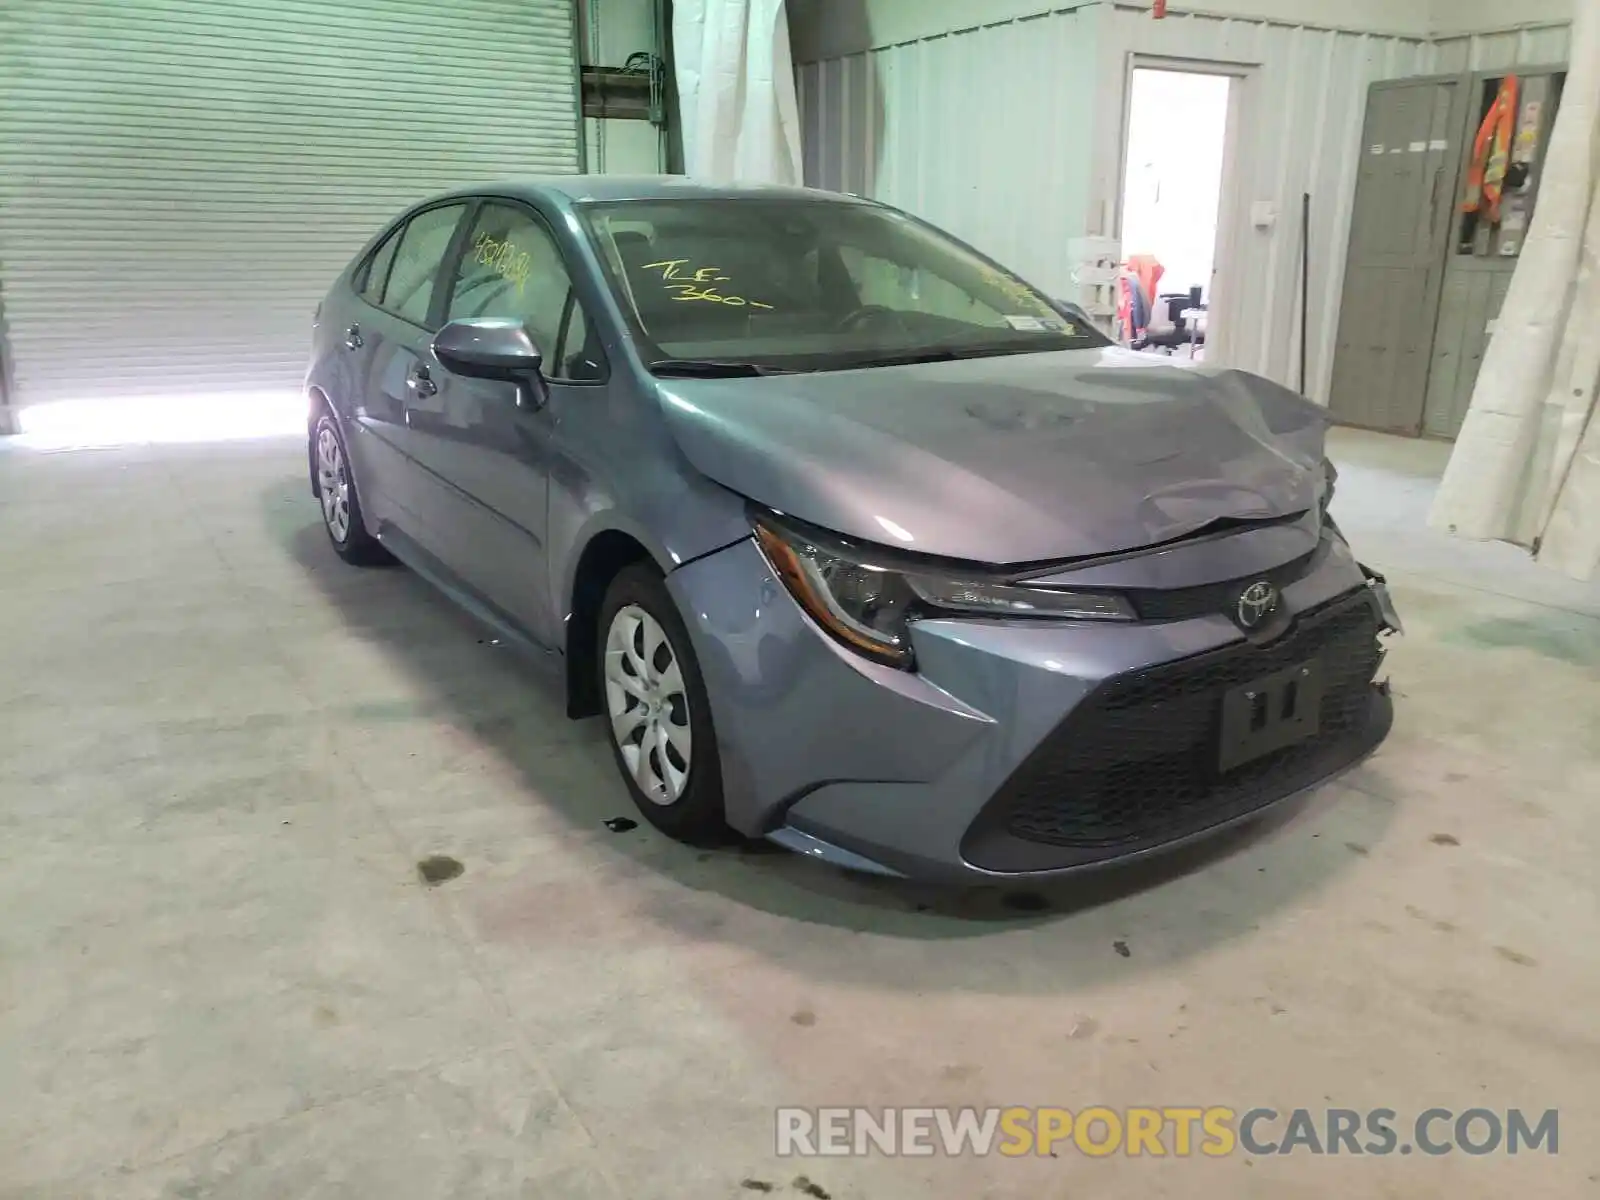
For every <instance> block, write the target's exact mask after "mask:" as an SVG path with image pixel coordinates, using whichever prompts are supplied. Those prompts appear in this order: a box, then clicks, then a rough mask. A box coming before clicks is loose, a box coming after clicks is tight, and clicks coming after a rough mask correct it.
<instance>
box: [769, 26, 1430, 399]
mask: <svg viewBox="0 0 1600 1200" xmlns="http://www.w3.org/2000/svg"><path fill="white" fill-rule="evenodd" d="M1134 55H1153V56H1163V57H1170V58H1174V59H1190V60H1197V61H1205V62H1213V63H1220V64H1238V65H1241V66H1246V67H1251V68H1254V70H1253V71H1252V72H1251V77H1250V79H1249V81H1248V82H1247V84H1246V85H1245V86H1246V87H1247V88H1248V89H1249V90H1248V93H1247V95H1246V99H1245V107H1244V109H1243V114H1242V115H1243V117H1244V124H1243V127H1242V133H1241V137H1240V141H1239V145H1238V152H1239V158H1238V163H1237V170H1236V173H1235V182H1236V191H1235V194H1234V196H1233V197H1232V199H1233V200H1234V201H1235V205H1234V208H1233V210H1232V214H1231V222H1232V227H1231V229H1230V231H1229V235H1230V236H1231V238H1232V244H1233V252H1232V253H1231V254H1230V261H1231V262H1232V264H1233V267H1234V281H1235V286H1234V287H1233V288H1232V289H1231V294H1230V292H1229V291H1228V290H1227V289H1226V288H1225V289H1224V292H1223V295H1222V297H1221V299H1222V301H1223V305H1224V307H1223V308H1222V309H1221V310H1220V311H1219V312H1218V314H1217V317H1216V322H1215V326H1220V327H1221V328H1222V329H1224V330H1226V332H1225V333H1224V334H1223V339H1222V342H1221V344H1220V345H1219V347H1218V348H1217V349H1218V350H1219V351H1225V352H1226V355H1227V361H1229V362H1232V363H1234V364H1236V365H1239V366H1242V367H1246V368H1249V369H1251V370H1255V371H1260V372H1262V373H1263V374H1266V375H1269V376H1271V377H1273V378H1276V379H1279V380H1282V381H1284V382H1294V378H1295V376H1296V375H1297V373H1298V372H1297V362H1298V358H1297V355H1298V344H1299V342H1298V338H1299V334H1298V329H1299V325H1298V321H1299V290H1298V286H1297V283H1296V279H1297V274H1296V272H1297V269H1298V262H1299V236H1300V233H1299V219H1300V218H1299V212H1300V195H1301V193H1302V191H1305V190H1309V191H1311V193H1312V195H1313V212H1312V222H1313V229H1312V256H1311V280H1312V296H1311V331H1310V332H1311V336H1310V366H1311V370H1310V391H1311V394H1312V395H1313V396H1314V397H1316V398H1318V399H1320V400H1325V399H1326V396H1327V385H1328V378H1329V374H1330V368H1331V356H1332V351H1333V344H1334V337H1335V333H1336V330H1337V321H1338V311H1337V310H1338V299H1339V291H1340V285H1341V282H1342V276H1343V270H1344V250H1345V242H1346V235H1347V232H1348V229H1349V222H1350V205H1351V198H1352V195H1353V192H1354V180H1355V171H1356V164H1357V161H1358V150H1359V145H1358V143H1359V141H1360V135H1361V119H1362V114H1363V112H1364V110H1365V105H1366V94H1367V85H1368V84H1369V83H1371V82H1372V81H1374V80H1377V79H1389V78H1395V77H1399V76H1404V75H1414V74H1420V73H1424V72H1427V71H1430V70H1432V69H1433V68H1432V56H1431V50H1430V48H1429V46H1428V45H1427V43H1426V42H1424V41H1422V40H1420V39H1415V38H1402V37H1383V36H1374V35H1363V34H1355V33H1348V32H1339V31H1335V30H1328V29H1315V28H1310V27H1305V26H1295V25H1286V24H1275V23H1272V22H1267V21H1259V20H1248V19H1223V18H1216V17H1206V16H1193V15H1181V14H1174V15H1173V16H1171V17H1168V18H1167V19H1166V20H1164V21H1155V20H1152V19H1151V16H1150V12H1149V10H1148V9H1138V8H1132V7H1119V6H1116V5H1112V4H1091V5H1083V6H1079V7H1076V8H1073V9H1069V10H1064V11H1058V12H1053V13H1050V14H1048V15H1044V16H1039V17H1033V18H1027V19H1020V20H1016V21H1009V22H1006V23H1003V24H999V25H993V26H989V27H984V28H978V29H973V30H968V31H963V32H957V33H952V34H948V35H945V36H942V37H937V38H929V39H924V40H921V41H916V42H911V43H907V44H905V45H900V46H893V47H889V48H886V49H881V50H875V51H871V52H869V53H866V54H858V55H853V56H850V57H847V58H838V59H832V60H828V61H824V62H818V63H809V64H806V65H804V66H802V67H801V68H800V70H799V79H800V89H801V97H802V120H803V122H804V126H805V146H806V151H805V153H806V179H807V181H808V182H810V183H812V184H814V185H816V186H820V187H827V188H834V189H837V190H842V191H850V192H859V193H862V194H865V195H870V196H874V197H877V198H880V199H884V200H887V201H889V202H891V203H894V204H897V205H900V206H902V207H905V208H907V209H910V210H911V211H913V212H916V213H918V214H919V215H921V216H925V217H927V218H929V219H930V220H932V221H935V222H936V223H938V224H941V225H943V226H945V227H947V228H949V229H950V230H951V231H952V232H954V233H956V234H958V235H959V236H961V237H964V238H966V239H967V240H968V241H971V242H973V243H974V244H976V245H977V246H978V247H979V248H980V249H982V250H984V251H986V252H988V253H990V254H993V255H994V256H995V257H996V258H999V259H1001V260H1003V261H1005V262H1007V263H1009V264H1012V265H1015V266H1016V267H1017V268H1018V269H1019V270H1021V271H1022V273H1023V274H1024V275H1025V276H1027V277H1029V278H1030V280H1031V281H1032V282H1034V283H1036V284H1038V285H1040V286H1042V287H1046V288H1051V289H1057V290H1064V289H1066V288H1067V287H1068V286H1070V262H1069V259H1068V255H1067V241H1068V239H1069V238H1071V237H1074V236H1078V235H1080V234H1083V233H1086V232H1100V231H1101V229H1102V228H1104V227H1105V226H1104V225H1103V224H1102V222H1105V223H1106V224H1109V223H1111V222H1114V221H1115V219H1116V213H1117V209H1118V207H1119V201H1120V190H1121V142H1122V136H1121V129H1122V123H1123V120H1124V109H1125V96H1126V88H1127V73H1128V70H1129V68H1130V64H1131V62H1132V60H1133V56H1134ZM1175 119H1181V114H1175ZM1252 200H1268V201H1271V202H1272V203H1273V204H1274V205H1275V206H1276V207H1277V209H1278V214H1279V215H1278V223H1277V225H1276V227H1275V228H1274V229H1272V230H1271V231H1269V232H1263V231H1260V230H1257V229H1254V228H1253V227H1251V225H1250V223H1249V208H1250V202H1251V201H1252Z"/></svg>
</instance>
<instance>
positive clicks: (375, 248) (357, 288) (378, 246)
mask: <svg viewBox="0 0 1600 1200" xmlns="http://www.w3.org/2000/svg"><path fill="white" fill-rule="evenodd" d="M410 222H411V215H410V214H409V213H407V214H406V215H405V216H403V217H401V218H400V219H399V220H398V221H395V222H393V223H391V224H389V225H386V226H385V227H384V229H383V232H382V233H380V234H379V235H378V236H377V237H376V238H375V239H373V242H372V249H370V250H368V251H367V252H366V253H365V254H364V255H362V256H361V262H360V263H359V264H358V265H357V266H356V269H355V270H354V271H352V272H351V273H350V290H351V291H353V292H354V293H355V294H356V295H357V296H358V297H360V298H361V299H362V300H367V291H368V289H369V288H370V286H371V284H372V267H373V264H374V263H376V262H377V261H378V256H379V255H380V254H382V253H383V251H384V249H385V247H387V246H388V245H389V243H390V242H394V243H395V246H396V248H398V247H399V244H400V243H399V239H400V235H401V234H402V233H404V232H405V227H406V226H407V225H408V224H410ZM393 266H394V255H392V254H391V255H390V256H389V267H390V268H392V267H393ZM383 286H384V287H388V286H389V272H388V271H387V270H385V271H384V279H383ZM378 294H379V295H380V296H381V295H383V290H382V288H380V289H379V290H378ZM367 303H369V304H370V303H371V301H370V300H368V301H367Z"/></svg>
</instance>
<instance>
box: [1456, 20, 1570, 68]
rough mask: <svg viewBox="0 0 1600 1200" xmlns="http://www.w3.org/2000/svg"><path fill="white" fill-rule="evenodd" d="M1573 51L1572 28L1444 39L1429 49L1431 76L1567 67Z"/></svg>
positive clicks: (1547, 27)
mask: <svg viewBox="0 0 1600 1200" xmlns="http://www.w3.org/2000/svg"><path fill="white" fill-rule="evenodd" d="M1571 50H1572V26H1570V25H1539V26H1534V27H1532V28H1528V29H1512V30H1507V31H1505V32H1503V33H1480V34H1474V35H1472V36H1471V37H1452V38H1441V39H1439V40H1438V41H1436V42H1434V43H1433V45H1431V46H1430V47H1429V55H1430V56H1429V65H1428V70H1429V73H1430V74H1435V75H1447V74H1459V73H1462V72H1466V71H1502V70H1505V69H1506V68H1507V67H1548V66H1553V65H1555V64H1557V63H1564V62H1566V61H1567V58H1568V57H1569V55H1570V54H1571Z"/></svg>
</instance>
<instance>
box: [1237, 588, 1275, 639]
mask: <svg viewBox="0 0 1600 1200" xmlns="http://www.w3.org/2000/svg"><path fill="white" fill-rule="evenodd" d="M1277 609H1278V589H1277V588H1275V587H1273V586H1272V585H1271V584H1270V583H1268V582H1267V581H1266V580H1264V579H1263V580H1261V581H1260V582H1259V583H1252V584H1251V585H1250V586H1249V587H1247V588H1245V590H1244V591H1243V592H1242V593H1240V595H1239V606H1238V609H1237V612H1238V616H1239V624H1240V625H1241V626H1243V627H1244V628H1245V629H1254V628H1256V627H1257V626H1258V625H1260V624H1261V622H1263V621H1265V620H1266V619H1267V618H1268V617H1270V616H1271V615H1272V614H1273V613H1274V612H1276V611H1277Z"/></svg>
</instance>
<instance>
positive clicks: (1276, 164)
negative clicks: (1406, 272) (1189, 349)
mask: <svg viewBox="0 0 1600 1200" xmlns="http://www.w3.org/2000/svg"><path fill="white" fill-rule="evenodd" d="M1135 55H1148V56H1160V57H1164V58H1174V59H1190V60H1201V61H1210V62H1215V63H1224V64H1240V65H1246V66H1251V67H1253V70H1252V71H1251V72H1250V74H1249V75H1248V77H1247V78H1246V79H1245V81H1244V83H1243V85H1242V86H1243V87H1244V88H1245V92H1244V95H1243V101H1242V106H1241V109H1240V118H1241V126H1240V129H1239V136H1238V141H1237V151H1238V159H1237V161H1236V165H1235V175H1234V179H1233V185H1234V191H1233V194H1232V196H1231V197H1230V196H1229V195H1228V194H1227V190H1226V189H1227V183H1226V182H1225V183H1224V203H1225V204H1227V203H1229V202H1230V201H1231V203H1232V209H1231V211H1228V210H1225V211H1224V213H1223V214H1222V216H1221V218H1220V219H1221V220H1222V221H1223V222H1225V223H1226V226H1227V227H1226V228H1224V229H1223V230H1222V231H1221V234H1222V236H1223V237H1224V238H1225V239H1227V243H1226V244H1227V253H1226V259H1225V261H1226V264H1227V265H1226V270H1227V276H1226V278H1223V279H1220V280H1219V295H1218V297H1217V300H1218V302H1219V305H1218V307H1217V308H1216V309H1215V311H1214V313H1213V317H1212V328H1213V329H1217V330H1219V332H1220V336H1219V337H1218V339H1217V342H1216V344H1215V345H1214V347H1213V353H1212V357H1213V358H1214V360H1217V361H1225V362H1227V363H1229V364H1231V365H1234V366H1239V367H1243V368H1245V369H1247V370H1251V371H1256V372H1258V373H1260V374H1262V375H1265V376H1267V377H1268V378H1271V379H1276V380H1278V381H1279V382H1282V383H1286V384H1291V385H1298V376H1299V339H1300V333H1299V330H1300V288H1299V271H1300V236H1301V233H1300V225H1301V217H1300V210H1301V196H1302V194H1303V193H1305V192H1310V193H1311V255H1310V280H1311V287H1310V297H1311V299H1310V310H1311V313H1310V328H1309V338H1308V342H1309V345H1308V356H1307V358H1308V367H1309V369H1308V373H1307V380H1308V383H1307V388H1308V392H1309V394H1310V395H1311V396H1312V398H1313V399H1316V400H1317V401H1319V402H1320V403H1326V402H1327V396H1328V382H1329V379H1330V378H1331V374H1332V364H1333V347H1334V340H1335V337H1336V335H1337V332H1338V317H1339V311H1338V310H1339V295H1340V290H1341V287H1342V285H1343V280H1344V259H1345V247H1346V244H1347V242H1348V240H1349V230H1350V211H1351V202H1352V199H1353V197H1354V195H1355V177H1356V170H1357V167H1358V165H1359V162H1360V142H1361V122H1362V117H1363V116H1364V114H1365V112H1366V104H1367V87H1368V85H1369V84H1371V83H1372V82H1374V81H1375V80H1379V79H1394V78H1398V77H1400V76H1404V75H1416V74H1420V73H1422V72H1424V71H1425V70H1427V67H1428V46H1427V43H1425V42H1423V41H1421V40H1418V39H1413V38H1400V37H1382V36H1375V35H1368V34H1358V33H1348V32H1342V31H1337V30H1331V29H1316V28H1310V27H1307V26H1299V25H1285V24H1276V23H1272V22H1267V21H1255V20H1229V19H1223V18H1216V17H1207V16H1195V15H1176V16H1172V17H1168V18H1167V19H1166V20H1164V21H1155V20H1152V19H1151V17H1150V13H1149V11H1148V10H1147V9H1138V8H1131V7H1123V6H1118V7H1116V8H1115V9H1114V10H1113V14H1112V17H1111V20H1110V22H1109V27H1108V33H1107V36H1106V43H1105V46H1104V49H1103V56H1104V59H1105V60H1106V61H1107V62H1108V63H1110V64H1111V72H1110V74H1109V75H1108V78H1107V79H1106V80H1105V81H1104V83H1103V84H1102V87H1103V89H1105V95H1104V97H1103V107H1102V109H1101V112H1102V113H1103V114H1105V119H1106V125H1107V126H1108V127H1109V128H1111V129H1114V130H1116V133H1115V134H1114V135H1113V138H1112V141H1111V143H1110V151H1109V153H1110V155H1111V158H1110V159H1109V161H1108V159H1107V151H1106V150H1105V148H1104V147H1102V149H1101V151H1100V152H1099V154H1098V161H1097V166H1096V172H1095V180H1096V186H1097V193H1096V196H1095V199H1094V200H1093V201H1092V204H1093V205H1094V206H1095V207H1094V208H1092V209H1091V213H1093V212H1094V211H1095V209H1101V210H1103V211H1104V212H1106V213H1108V214H1114V213H1115V212H1116V210H1117V206H1118V203H1119V200H1120V191H1121V186H1122V180H1121V149H1120V145H1121V132H1120V131H1121V128H1122V116H1121V114H1122V110H1123V99H1122V92H1123V89H1124V88H1125V86H1126V70H1127V64H1128V63H1129V62H1130V61H1131V60H1132V58H1133V56H1135ZM1254 201H1267V202H1269V203H1270V204H1271V205H1272V206H1273V208H1274V209H1275V210H1276V213H1277V218H1276V224H1275V225H1274V226H1273V227H1272V228H1271V229H1270V230H1261V229H1257V228H1255V227H1254V226H1253V225H1252V223H1251V220H1250V208H1251V204H1252V202H1254ZM1108 219H1114V218H1108Z"/></svg>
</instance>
